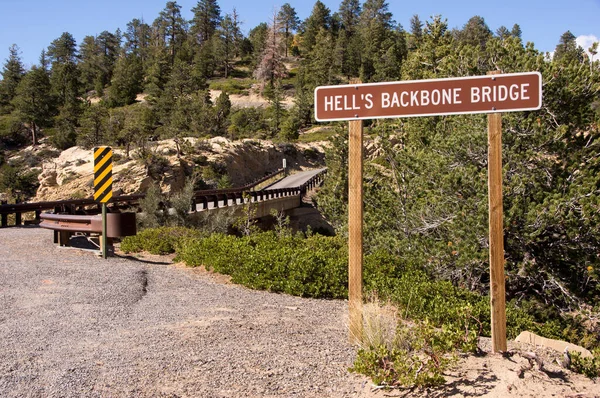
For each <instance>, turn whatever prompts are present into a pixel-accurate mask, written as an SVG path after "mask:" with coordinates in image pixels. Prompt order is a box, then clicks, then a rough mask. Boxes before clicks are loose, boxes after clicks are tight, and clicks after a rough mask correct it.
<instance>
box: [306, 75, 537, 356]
mask: <svg viewBox="0 0 600 398" xmlns="http://www.w3.org/2000/svg"><path fill="white" fill-rule="evenodd" d="M541 106H542V76H541V74H540V73H539V72H528V73H507V74H500V73H499V72H493V73H490V74H489V75H488V76H469V77H460V78H450V79H433V80H415V81H401V82H384V83H368V84H360V83H359V82H352V83H351V84H347V85H340V86H321V87H317V88H316V89H315V119H316V120H317V121H319V122H327V121H335V120H348V121H350V122H349V130H350V131H349V144H348V145H349V153H348V190H349V192H348V201H349V203H348V245H349V260H348V300H349V312H350V337H351V339H352V340H356V339H358V338H360V337H361V335H362V262H363V236H362V224H363V198H362V193H363V191H362V189H363V188H362V173H363V163H362V162H363V160H362V145H363V143H362V141H363V130H362V120H364V119H380V118H397V117H413V116H441V115H460V114H473V113H490V115H489V116H488V143H489V148H488V187H489V233H490V303H491V321H492V349H493V351H494V352H498V351H506V308H505V306H506V304H505V288H504V237H503V228H502V119H501V115H500V113H499V112H517V111H531V110H537V109H540V108H541Z"/></svg>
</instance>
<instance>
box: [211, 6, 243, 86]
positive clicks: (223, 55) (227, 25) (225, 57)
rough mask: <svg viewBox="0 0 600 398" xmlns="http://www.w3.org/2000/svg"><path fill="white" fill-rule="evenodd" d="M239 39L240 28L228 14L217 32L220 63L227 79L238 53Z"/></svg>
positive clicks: (217, 51) (217, 50)
mask: <svg viewBox="0 0 600 398" xmlns="http://www.w3.org/2000/svg"><path fill="white" fill-rule="evenodd" d="M237 37H239V28H238V27H236V26H235V24H234V21H233V19H232V18H231V16H230V15H229V14H226V15H225V17H223V20H222V21H221V24H220V26H219V28H218V29H217V31H216V38H217V43H218V45H217V48H216V54H217V58H218V63H219V64H221V65H222V67H223V70H224V76H225V78H227V77H229V70H230V68H231V61H232V59H233V57H234V55H235V53H236V49H235V47H236V39H237Z"/></svg>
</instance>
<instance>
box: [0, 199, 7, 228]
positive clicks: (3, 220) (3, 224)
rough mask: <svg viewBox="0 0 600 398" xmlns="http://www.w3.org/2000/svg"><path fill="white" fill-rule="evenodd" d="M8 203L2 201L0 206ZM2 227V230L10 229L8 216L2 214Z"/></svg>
mask: <svg viewBox="0 0 600 398" xmlns="http://www.w3.org/2000/svg"><path fill="white" fill-rule="evenodd" d="M7 203H8V202H7V201H6V200H0V205H5V204H7ZM0 219H1V221H0V226H2V228H6V227H8V214H2V215H0Z"/></svg>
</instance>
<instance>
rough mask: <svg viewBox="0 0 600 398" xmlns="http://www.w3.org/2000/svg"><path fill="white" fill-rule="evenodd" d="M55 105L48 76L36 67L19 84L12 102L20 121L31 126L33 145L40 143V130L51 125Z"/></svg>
mask: <svg viewBox="0 0 600 398" xmlns="http://www.w3.org/2000/svg"><path fill="white" fill-rule="evenodd" d="M53 104H54V98H53V97H52V95H51V84H50V79H49V78H48V74H47V73H46V71H44V70H43V69H42V68H38V67H36V66H34V67H33V68H32V69H31V70H30V71H29V72H27V74H25V76H24V77H23V78H22V79H21V81H20V82H19V85H18V86H17V90H16V96H15V98H14V99H13V101H12V105H13V106H14V109H15V112H16V113H17V115H18V117H19V119H20V120H22V121H23V123H27V124H28V125H29V131H30V133H31V143H32V145H37V143H38V132H39V128H40V127H45V126H48V125H49V124H50V122H51V120H52V115H53V110H54V107H53Z"/></svg>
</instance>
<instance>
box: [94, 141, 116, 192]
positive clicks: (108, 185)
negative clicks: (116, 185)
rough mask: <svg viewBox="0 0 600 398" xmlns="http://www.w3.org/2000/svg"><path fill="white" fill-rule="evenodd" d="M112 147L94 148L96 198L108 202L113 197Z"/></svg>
mask: <svg viewBox="0 0 600 398" xmlns="http://www.w3.org/2000/svg"><path fill="white" fill-rule="evenodd" d="M112 182H113V179H112V148H111V147H109V146H101V147H98V148H94V200H95V201H98V202H100V203H106V202H108V201H109V200H110V198H112V195H113V192H112Z"/></svg>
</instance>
